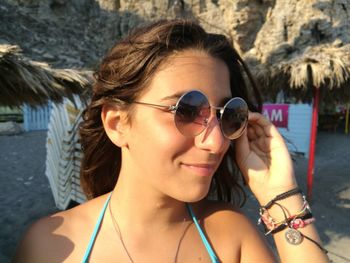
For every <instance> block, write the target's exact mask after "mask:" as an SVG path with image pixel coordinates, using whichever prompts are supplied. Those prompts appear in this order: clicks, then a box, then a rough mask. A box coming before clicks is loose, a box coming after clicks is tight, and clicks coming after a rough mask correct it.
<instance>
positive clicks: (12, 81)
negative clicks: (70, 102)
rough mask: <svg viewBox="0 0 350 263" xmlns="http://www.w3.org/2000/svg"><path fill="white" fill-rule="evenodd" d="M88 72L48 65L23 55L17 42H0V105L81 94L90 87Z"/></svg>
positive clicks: (44, 101) (12, 104)
mask: <svg viewBox="0 0 350 263" xmlns="http://www.w3.org/2000/svg"><path fill="white" fill-rule="evenodd" d="M91 83H92V77H91V72H88V71H86V72H83V71H78V70H73V69H52V68H50V67H49V65H47V64H46V63H40V62H35V61H31V60H29V59H27V58H25V57H23V56H22V55H21V53H20V49H19V47H18V46H13V45H0V105H5V106H20V105H22V104H23V103H27V104H29V105H31V106H37V105H42V104H46V103H47V101H48V100H52V101H54V102H61V101H62V99H63V97H68V98H72V96H73V94H83V93H84V92H88V91H89V90H90V88H91Z"/></svg>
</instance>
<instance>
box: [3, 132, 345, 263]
mask: <svg viewBox="0 0 350 263" xmlns="http://www.w3.org/2000/svg"><path fill="white" fill-rule="evenodd" d="M45 139H46V132H45V131H39V132H28V133H22V134H20V135H12V136H5V135H3V136H0V185H1V191H0V200H1V202H0V205H1V211H2V213H1V217H0V225H1V230H0V262H10V261H11V258H12V256H13V253H14V251H15V248H16V245H17V243H18V241H19V240H20V238H21V236H22V235H23V233H24V231H25V229H26V228H27V227H28V226H29V225H30V224H32V223H33V222H34V221H35V220H37V219H38V218H40V217H43V216H46V215H49V214H52V213H54V212H56V211H58V210H57V208H56V207H55V203H54V200H53V197H52V193H51V190H50V186H49V183H48V180H47V178H46V177H45V154H46V153H45ZM295 170H296V175H297V179H298V182H299V184H300V186H301V188H302V189H303V191H304V192H306V173H307V159H305V158H304V157H303V156H296V157H295ZM243 209H244V210H245V211H246V212H247V214H248V216H249V217H250V218H251V219H252V220H254V221H255V222H256V218H257V216H258V211H257V204H256V203H255V202H254V200H253V199H252V198H250V200H249V201H248V202H247V205H246V206H245V207H244V208H243ZM312 209H313V213H314V215H315V217H316V220H317V221H316V226H317V228H318V230H319V232H320V235H321V239H322V241H323V243H324V245H325V247H326V248H327V249H328V250H329V256H330V258H331V259H332V261H333V262H337V263H343V262H350V250H349V248H350V221H349V219H350V135H349V136H346V135H343V134H342V133H340V132H337V133H331V132H321V133H319V134H318V138H317V147H316V160H315V176H314V188H313V199H312Z"/></svg>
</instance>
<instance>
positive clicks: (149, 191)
mask: <svg viewBox="0 0 350 263" xmlns="http://www.w3.org/2000/svg"><path fill="white" fill-rule="evenodd" d="M111 209H112V211H113V212H114V214H115V215H116V217H118V218H119V219H118V221H119V222H120V224H121V225H125V226H126V227H127V226H128V225H132V226H133V227H142V228H144V227H147V228H152V226H156V227H158V229H159V227H161V226H163V227H165V228H166V227H171V225H173V224H178V223H179V222H183V221H184V219H185V220H189V215H188V213H187V209H186V206H185V203H184V202H182V201H178V200H176V199H174V198H171V197H169V196H166V195H165V194H163V193H160V192H159V191H157V190H156V189H154V188H153V187H152V186H150V185H147V183H146V182H145V181H143V182H140V181H139V180H138V178H137V177H136V176H129V175H127V174H123V173H121V174H120V175H119V178H118V182H117V184H116V186H115V188H114V190H113V194H112V197H111Z"/></svg>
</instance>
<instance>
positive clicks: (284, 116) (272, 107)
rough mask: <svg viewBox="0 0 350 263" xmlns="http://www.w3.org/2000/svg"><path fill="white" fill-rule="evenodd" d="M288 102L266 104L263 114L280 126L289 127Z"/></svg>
mask: <svg viewBox="0 0 350 263" xmlns="http://www.w3.org/2000/svg"><path fill="white" fill-rule="evenodd" d="M288 111H289V105H288V104H264V105H263V115H264V116H265V117H266V118H268V119H269V120H270V121H271V122H272V123H273V124H274V125H275V126H276V127H278V128H288Z"/></svg>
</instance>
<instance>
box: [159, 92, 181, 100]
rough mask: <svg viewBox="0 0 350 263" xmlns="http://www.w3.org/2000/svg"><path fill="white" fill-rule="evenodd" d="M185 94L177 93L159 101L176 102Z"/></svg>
mask: <svg viewBox="0 0 350 263" xmlns="http://www.w3.org/2000/svg"><path fill="white" fill-rule="evenodd" d="M184 93H185V92H177V93H174V94H172V95H169V96H166V97H163V98H162V99H161V101H167V100H178V99H179V98H180V97H181V96H182V95H183V94H184Z"/></svg>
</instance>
